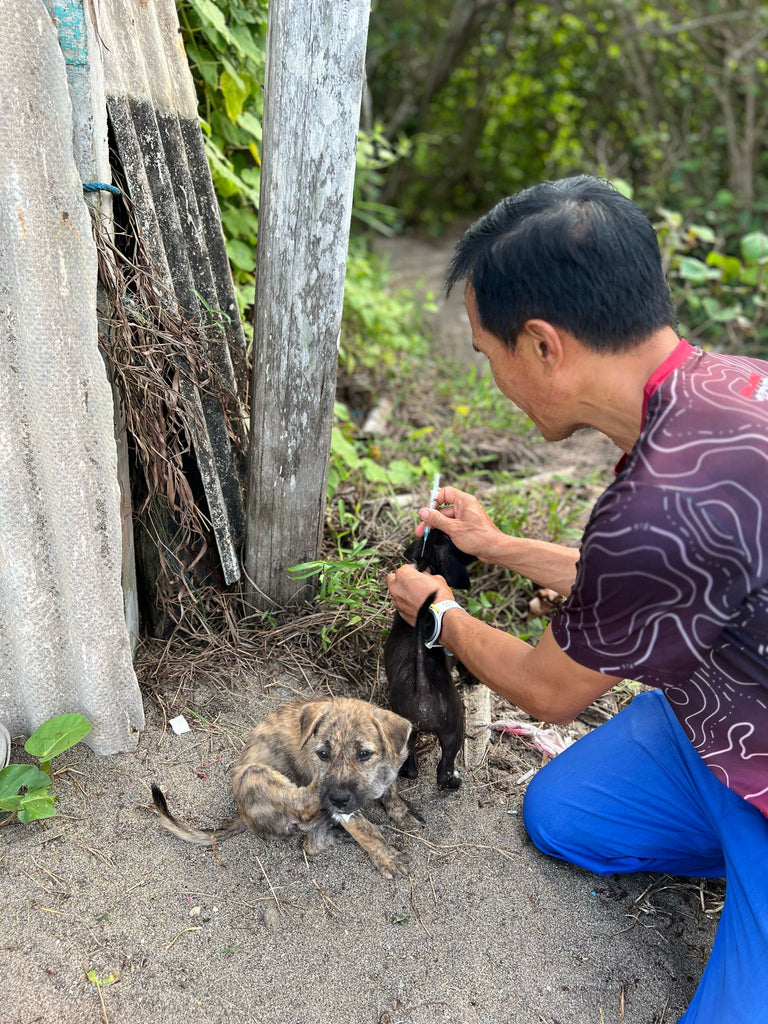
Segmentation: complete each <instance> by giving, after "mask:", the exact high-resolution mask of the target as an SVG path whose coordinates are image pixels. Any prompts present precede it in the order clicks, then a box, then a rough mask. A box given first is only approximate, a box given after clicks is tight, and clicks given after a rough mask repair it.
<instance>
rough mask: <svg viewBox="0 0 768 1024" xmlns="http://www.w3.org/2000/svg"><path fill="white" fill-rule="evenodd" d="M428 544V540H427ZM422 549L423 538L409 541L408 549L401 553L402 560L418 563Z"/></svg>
mask: <svg viewBox="0 0 768 1024" xmlns="http://www.w3.org/2000/svg"><path fill="white" fill-rule="evenodd" d="M427 543H429V538H427ZM423 547H424V538H423V537H417V538H416V540H414V541H411V543H410V544H409V545H408V547H407V548H406V549H405V551H404V552H403V558H404V559H405V560H406V562H418V561H419V559H420V558H421V549H422V548H423Z"/></svg>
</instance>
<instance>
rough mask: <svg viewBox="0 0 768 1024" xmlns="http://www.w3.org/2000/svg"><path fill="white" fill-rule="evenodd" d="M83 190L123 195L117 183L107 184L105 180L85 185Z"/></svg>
mask: <svg viewBox="0 0 768 1024" xmlns="http://www.w3.org/2000/svg"><path fill="white" fill-rule="evenodd" d="M83 192H111V193H112V195H114V196H119V195H121V192H120V189H119V188H117V187H116V186H115V185H107V184H105V183H104V182H103V181H92V182H90V184H88V185H85V184H84V185H83Z"/></svg>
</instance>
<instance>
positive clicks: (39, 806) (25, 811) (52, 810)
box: [18, 789, 57, 823]
mask: <svg viewBox="0 0 768 1024" xmlns="http://www.w3.org/2000/svg"><path fill="white" fill-rule="evenodd" d="M56 800H57V797H55V796H54V795H53V794H52V793H50V792H48V791H45V792H43V790H38V789H34V790H32V792H31V793H27V795H26V796H25V797H23V798H22V801H21V804H20V805H19V811H18V814H19V821H22V822H24V823H26V822H28V821H38V820H39V819H40V818H52V817H53V816H54V815H55V814H56V807H55V804H56Z"/></svg>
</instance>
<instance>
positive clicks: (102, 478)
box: [0, 0, 245, 753]
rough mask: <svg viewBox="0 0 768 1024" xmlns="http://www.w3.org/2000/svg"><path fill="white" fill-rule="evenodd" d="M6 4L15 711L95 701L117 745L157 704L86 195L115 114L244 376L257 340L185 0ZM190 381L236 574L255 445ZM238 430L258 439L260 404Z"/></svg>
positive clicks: (1, 109)
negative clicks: (248, 351) (200, 106)
mask: <svg viewBox="0 0 768 1024" xmlns="http://www.w3.org/2000/svg"><path fill="white" fill-rule="evenodd" d="M2 7H3V12H2V13H3V16H2V19H0V316H1V317H2V319H1V320H0V723H2V724H4V725H5V726H7V727H8V728H9V729H10V731H11V732H12V733H14V734H16V733H19V732H22V733H29V732H31V731H32V730H33V729H34V728H35V727H36V726H37V725H38V724H40V722H42V721H44V720H45V719H47V718H48V717H50V716H51V715H54V714H58V713H61V712H64V711H79V712H81V713H82V714H84V715H87V716H88V717H89V718H90V719H91V720H92V721H93V723H94V729H93V731H92V733H91V734H90V736H89V739H88V742H89V743H90V745H91V746H92V747H93V748H94V749H95V750H97V751H98V752H100V753H110V752H115V751H118V750H125V749H130V748H131V747H132V746H133V745H134V744H135V741H136V738H137V734H138V731H139V730H140V729H141V728H142V727H143V713H142V707H141V700H140V695H139V691H138V687H137V684H136V679H135V676H134V673H133V668H132V665H131V651H130V642H129V630H126V616H127V618H128V622H129V625H130V631H131V632H135V630H136V618H135V602H134V600H133V595H132V594H131V593H129V591H131V590H132V589H133V586H134V584H133V583H132V582H131V575H132V571H133V552H132V547H131V545H132V534H131V529H130V522H129V518H130V495H129V492H128V488H127V481H126V480H125V479H124V474H123V477H122V478H121V482H122V483H123V492H122V498H123V507H122V510H121V506H120V500H121V494H120V490H119V488H118V474H119V472H120V470H119V465H118V459H117V456H116V448H115V437H114V428H113V402H112V397H111V394H110V385H109V382H108V380H107V375H106V372H105V368H104V364H103V361H102V358H101V355H100V353H99V350H98V347H97V315H96V308H97V303H96V296H97V289H98V286H97V281H96V252H95V247H94V242H93V238H92V232H91V224H90V221H89V214H88V208H87V206H86V203H85V202H84V201H83V195H82V184H83V182H84V181H89V180H94V179H95V180H98V181H109V177H110V159H109V153H108V145H107V121H108V119H109V124H110V127H111V131H112V141H113V143H114V146H115V149H116V151H117V159H119V161H120V164H121V167H120V170H121V175H122V178H123V179H124V180H125V182H126V187H127V191H128V192H129V193H130V199H131V202H132V204H133V209H134V213H135V217H136V220H137V222H138V226H139V230H140V232H141V236H142V245H143V250H144V252H145V254H146V255H147V256H148V259H149V261H150V264H151V266H152V267H153V268H154V271H155V273H156V274H158V275H159V277H160V279H161V285H162V287H163V289H164V291H165V292H167V294H168V295H170V296H171V297H172V299H173V302H175V303H178V305H179V306H180V307H181V308H182V309H183V310H185V312H186V314H187V315H189V317H190V318H191V319H192V320H193V321H194V320H198V321H201V322H202V321H204V320H205V319H206V318H207V316H208V314H207V313H205V312H204V311H205V308H206V307H208V308H210V309H213V310H221V311H222V312H223V313H225V314H226V315H227V316H228V317H229V318H230V319H229V325H228V327H227V328H226V338H225V339H224V341H225V343H224V344H215V345H213V346H212V352H211V355H212V356H213V358H214V359H215V360H216V362H217V364H218V371H219V374H220V375H221V376H222V378H223V379H224V380H225V381H226V382H227V383H228V385H229V386H230V388H231V390H232V391H236V390H237V388H236V385H235V374H234V372H233V365H232V357H231V353H234V356H235V358H236V359H240V358H241V357H242V356H243V354H244V348H245V345H244V339H243V335H242V327H241V324H240V318H239V315H238V311H237V304H236V300H235V293H234V287H233V284H232V278H231V274H230V270H229V264H228V261H227V257H226V251H225V248H224V238H223V232H222V229H221V221H220V216H219V210H218V204H217V202H216V198H215V195H214V191H213V185H212V182H211V177H210V172H209V169H208V164H207V160H206V157H205V152H204V147H203V141H202V136H201V132H200V127H199V123H198V120H197V114H196V98H195V93H194V88H193V84H192V79H191V76H190V73H189V69H188V67H187V63H186V58H185V55H184V51H183V47H182V43H181V37H180V35H179V27H178V21H177V16H176V9H175V5H174V2H173V0H151V2H150V3H148V2H147V0H98V3H93V2H92V0H3V4H2ZM57 32H58V38H57ZM91 201H93V200H91ZM101 203H102V206H103V207H104V208H106V209H108V207H109V201H108V199H105V200H102V201H101ZM182 386H184V384H182ZM187 387H188V390H189V392H190V396H189V397H191V398H192V399H193V401H194V402H195V403H196V404H197V406H198V407H199V409H200V413H201V415H200V417H199V420H200V423H202V424H203V426H202V428H201V429H199V430H198V431H197V433H196V436H195V439H194V440H195V448H196V455H197V462H198V466H199V469H200V476H201V479H202V481H203V485H204V488H205V492H206V498H207V501H208V506H209V511H210V518H211V521H212V523H213V528H214V533H215V537H216V543H217V547H218V550H219V554H220V558H221V564H222V569H223V576H224V579H225V581H226V582H227V583H231V582H234V581H235V580H237V579H238V578H239V576H240V560H239V548H240V544H241V541H242V536H243V532H244V520H245V517H244V511H243V501H242V487H241V479H240V475H241V470H242V468H243V467H242V465H241V463H240V461H239V459H240V458H241V456H238V455H236V454H233V449H232V447H231V445H230V438H229V434H228V424H227V422H226V420H225V418H224V414H223V412H222V408H221V406H220V404H219V401H218V399H217V398H216V397H215V396H212V395H200V394H198V392H197V391H196V389H195V387H194V385H193V384H192V383H191V381H190V382H187ZM229 426H230V428H231V427H232V423H231V421H230V424H229ZM234 428H235V430H236V431H238V432H239V433H240V439H241V442H242V444H241V450H242V451H244V448H245V419H244V417H243V419H242V420H241V421H240V422H238V421H236V422H235V423H234ZM119 434H120V430H119V424H118V435H119ZM123 461H124V460H123ZM121 524H122V526H123V538H122V548H123V560H122V562H123V564H122V569H123V573H124V579H123V582H124V588H123V591H121V586H120V582H121ZM123 592H125V594H126V602H125V609H124V607H123ZM124 611H125V614H124Z"/></svg>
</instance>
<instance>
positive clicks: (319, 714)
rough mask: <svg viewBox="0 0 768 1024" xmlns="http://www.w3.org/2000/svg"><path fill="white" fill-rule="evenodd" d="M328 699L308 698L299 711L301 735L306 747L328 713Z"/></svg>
mask: <svg viewBox="0 0 768 1024" xmlns="http://www.w3.org/2000/svg"><path fill="white" fill-rule="evenodd" d="M328 703H329V702H328V701H327V700H308V701H307V703H306V704H305V705H304V707H303V708H302V709H301V711H300V712H299V736H300V737H301V744H300V745H301V746H302V747H305V746H306V745H307V743H309V741H310V740H311V739H312V737H313V736H314V735H315V733H316V732H317V730H318V729H319V728H320V726H321V725H322V723H323V720H324V719H325V716H326V714H327V713H328Z"/></svg>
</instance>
